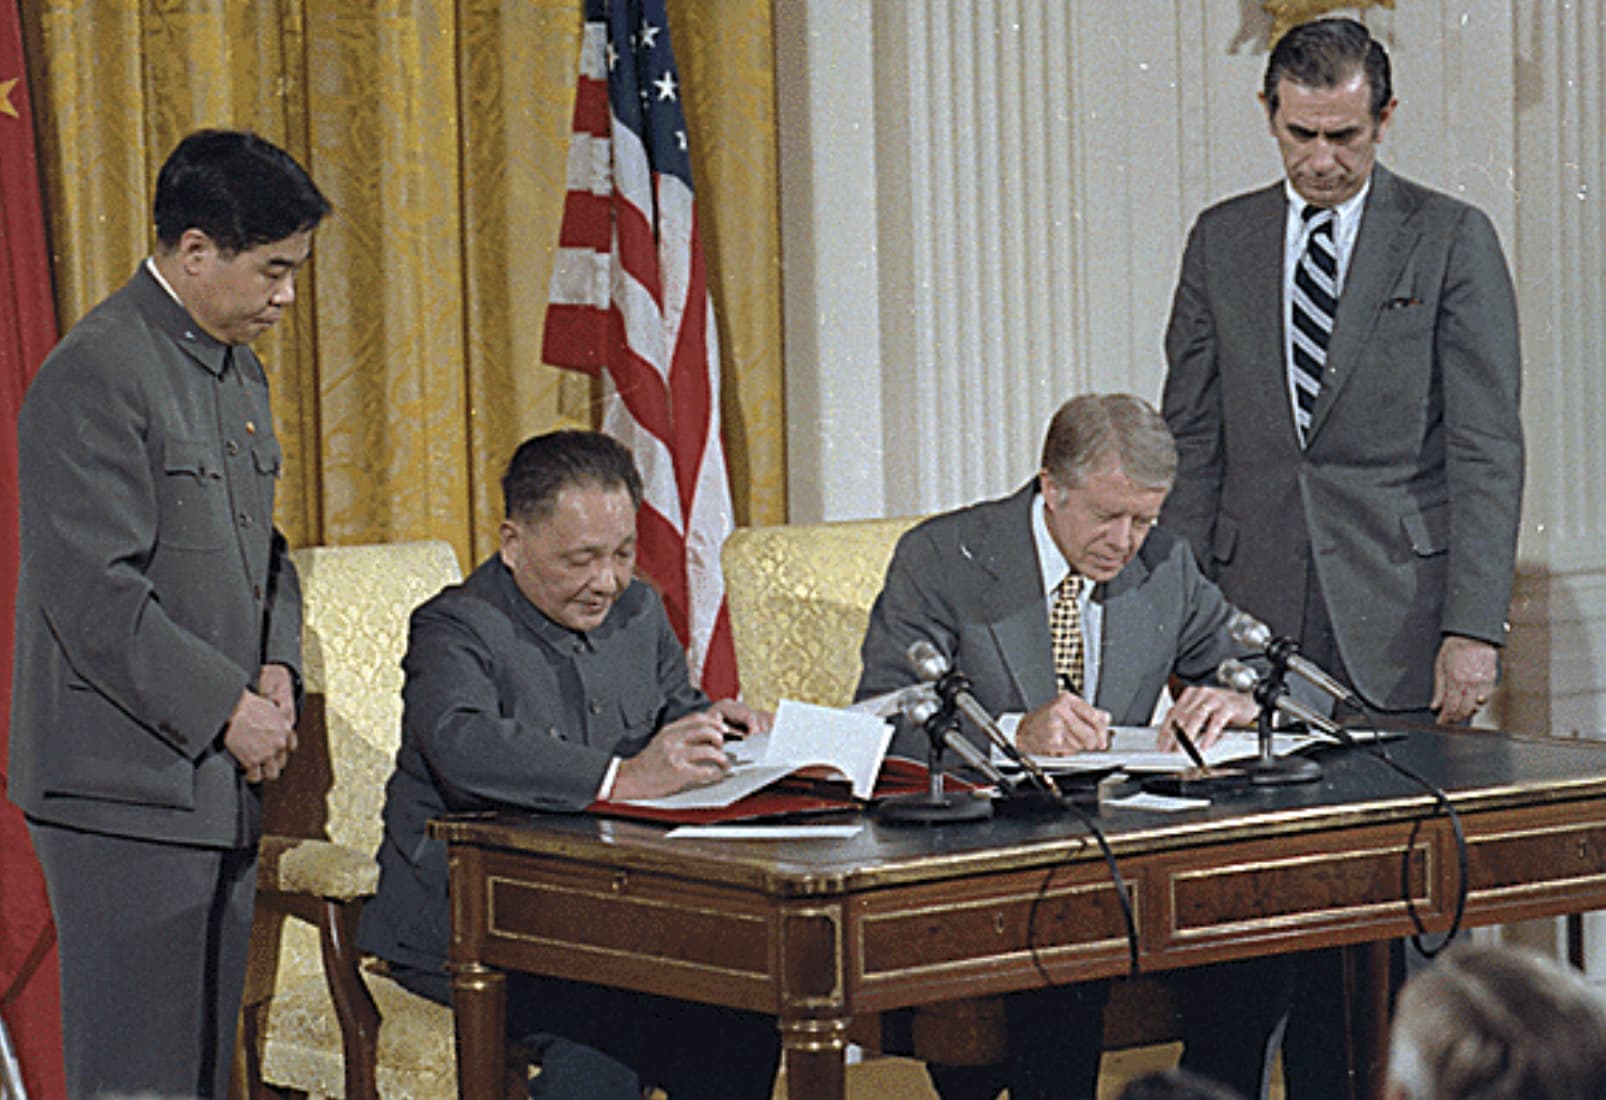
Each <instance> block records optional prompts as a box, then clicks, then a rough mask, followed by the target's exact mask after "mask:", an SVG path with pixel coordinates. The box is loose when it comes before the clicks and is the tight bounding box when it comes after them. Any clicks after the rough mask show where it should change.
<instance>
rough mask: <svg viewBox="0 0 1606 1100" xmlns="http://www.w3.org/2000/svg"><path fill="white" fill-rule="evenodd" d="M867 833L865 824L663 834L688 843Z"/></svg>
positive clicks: (698, 828) (686, 829)
mask: <svg viewBox="0 0 1606 1100" xmlns="http://www.w3.org/2000/svg"><path fill="white" fill-rule="evenodd" d="M862 832H864V822H862V821H860V822H856V823H854V824H849V825H741V824H729V825H680V826H677V827H676V828H673V829H670V830H669V831H668V832H667V833H665V834H664V836H665V837H667V838H673V837H682V838H684V839H688V840H698V839H701V840H848V839H850V838H851V837H855V836H858V835H859V834H860V833H862Z"/></svg>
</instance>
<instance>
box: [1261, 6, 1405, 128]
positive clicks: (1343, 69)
mask: <svg viewBox="0 0 1606 1100" xmlns="http://www.w3.org/2000/svg"><path fill="white" fill-rule="evenodd" d="M1357 69H1359V70H1361V71H1362V72H1364V73H1365V74H1366V84H1367V87H1368V88H1370V89H1371V92H1372V121H1373V122H1377V121H1378V120H1379V119H1381V118H1382V117H1383V108H1384V107H1387V106H1388V103H1389V100H1391V99H1393V98H1394V84H1393V79H1392V77H1391V76H1390V74H1389V55H1388V51H1387V50H1385V49H1384V48H1383V44H1382V43H1381V42H1379V41H1378V40H1377V39H1375V38H1373V37H1372V35H1371V32H1370V31H1368V30H1367V29H1366V28H1365V27H1364V26H1362V25H1361V24H1359V23H1357V22H1356V21H1355V20H1353V19H1318V20H1316V21H1315V22H1313V23H1301V24H1300V25H1299V26H1297V27H1294V28H1292V29H1291V30H1290V31H1289V32H1288V33H1287V34H1285V35H1283V36H1282V37H1281V38H1279V39H1278V40H1277V44H1276V45H1275V46H1273V47H1272V49H1271V56H1270V57H1268V58H1267V59H1266V80H1265V84H1264V86H1263V87H1262V89H1261V90H1262V91H1263V92H1265V95H1266V112H1267V113H1268V114H1270V115H1272V116H1275V115H1276V114H1277V106H1278V104H1279V103H1280V102H1281V98H1282V97H1281V96H1280V95H1279V94H1278V86H1279V85H1280V84H1281V83H1282V81H1283V78H1284V77H1287V78H1288V79H1289V80H1290V81H1292V82H1293V83H1295V84H1298V85H1300V86H1301V87H1304V88H1332V87H1335V86H1336V85H1338V84H1342V83H1343V82H1344V81H1346V80H1348V79H1349V78H1350V76H1351V75H1352V74H1353V73H1354V72H1355V71H1356V70H1357Z"/></svg>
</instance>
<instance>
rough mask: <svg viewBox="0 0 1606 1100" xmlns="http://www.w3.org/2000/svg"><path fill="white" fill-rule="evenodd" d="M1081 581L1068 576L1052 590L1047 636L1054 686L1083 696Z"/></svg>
mask: <svg viewBox="0 0 1606 1100" xmlns="http://www.w3.org/2000/svg"><path fill="white" fill-rule="evenodd" d="M1081 593H1082V578H1081V577H1079V576H1077V575H1076V574H1075V573H1068V574H1066V576H1065V579H1064V580H1062V581H1060V583H1059V586H1058V587H1057V588H1055V589H1054V606H1053V607H1051V608H1050V609H1049V612H1048V634H1049V637H1050V638H1051V639H1053V642H1054V680H1055V686H1056V687H1058V688H1060V689H1062V690H1069V691H1070V692H1071V693H1072V694H1074V695H1080V694H1082V680H1083V668H1082V649H1083V643H1082V602H1081V599H1080V597H1081Z"/></svg>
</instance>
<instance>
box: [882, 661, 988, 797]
mask: <svg viewBox="0 0 1606 1100" xmlns="http://www.w3.org/2000/svg"><path fill="white" fill-rule="evenodd" d="M898 694H899V695H900V696H901V698H900V699H899V702H898V708H899V709H900V710H901V711H902V712H903V716H904V717H905V718H907V719H908V720H909V721H911V722H913V723H915V724H916V725H919V726H924V725H925V724H926V722H927V721H929V720H930V719H931V718H932V717H933V716H934V715H935V714H936V713H937V712H938V711H939V710H940V709H941V708H942V704H941V703H940V702H939V701H938V699H937V694H936V691H935V690H934V689H933V688H932V687H931V685H929V684H922V685H920V687H919V688H913V689H906V690H904V691H902V692H899V693H898ZM942 745H943V747H944V748H947V749H952V750H953V751H954V754H955V755H956V756H958V757H959V758H960V759H962V760H964V762H965V763H967V764H969V765H970V766H971V767H973V768H975V769H976V770H977V771H978V772H980V773H981V774H982V775H985V776H986V777H987V781H988V782H989V783H993V784H995V785H997V786H998V788H999V789H1000V790H1007V789H1008V787H1009V780H1008V779H1006V778H1005V777H1004V773H1003V772H1001V771H999V770H998V766H997V765H996V764H994V763H993V762H992V761H991V760H989V759H987V754H986V753H984V752H982V751H981V750H980V749H978V748H977V747H976V746H975V745H972V744H971V743H970V738H968V737H966V736H964V735H963V734H961V733H959V732H958V731H956V730H952V729H948V730H944V731H943V735H942Z"/></svg>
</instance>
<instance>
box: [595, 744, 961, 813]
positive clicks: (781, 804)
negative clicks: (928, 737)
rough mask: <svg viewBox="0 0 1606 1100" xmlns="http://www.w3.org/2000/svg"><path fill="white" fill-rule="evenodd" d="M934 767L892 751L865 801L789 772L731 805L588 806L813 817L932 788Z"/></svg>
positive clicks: (946, 779) (842, 786)
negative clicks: (690, 807)
mask: <svg viewBox="0 0 1606 1100" xmlns="http://www.w3.org/2000/svg"><path fill="white" fill-rule="evenodd" d="M930 777H931V772H930V771H929V770H928V769H927V768H926V766H925V765H924V764H922V763H920V761H918V760H910V759H908V758H907V757H902V756H889V757H887V758H886V759H885V760H883V761H882V763H881V773H880V774H879V775H878V776H876V785H875V794H874V795H873V796H872V797H871V798H870V799H869V801H865V800H863V799H858V798H855V797H853V794H852V792H851V791H850V790H849V789H848V784H847V783H846V782H837V781H834V780H830V779H807V778H804V777H802V776H797V775H793V776H788V777H786V778H785V779H781V780H777V781H776V782H774V783H771V784H770V785H769V786H768V787H765V788H764V789H763V790H761V791H755V792H754V793H752V794H750V795H748V796H747V797H746V798H739V799H737V800H736V801H735V802H732V803H731V804H730V805H729V806H713V807H707V808H699V809H693V810H665V809H661V808H658V807H655V806H636V805H632V804H631V803H628V802H612V801H598V802H593V803H592V804H591V805H589V806H587V807H586V812H587V813H594V814H602V815H604V816H607V817H629V818H635V819H636V820H639V821H659V822H663V823H664V824H666V825H711V824H716V823H718V822H722V821H757V820H776V819H789V818H796V817H812V816H818V815H822V814H841V813H855V812H857V811H859V810H861V809H863V808H864V807H865V806H867V805H871V804H873V803H875V802H878V801H880V800H881V799H883V798H890V797H892V796H894V795H900V794H919V793H921V792H922V791H925V790H926V789H927V786H928V785H929V783H930ZM942 784H943V789H944V790H949V791H971V790H975V789H976V784H974V783H970V782H967V781H966V780H963V779H956V778H955V777H954V776H952V775H948V774H946V773H944V775H943V777H942Z"/></svg>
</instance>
